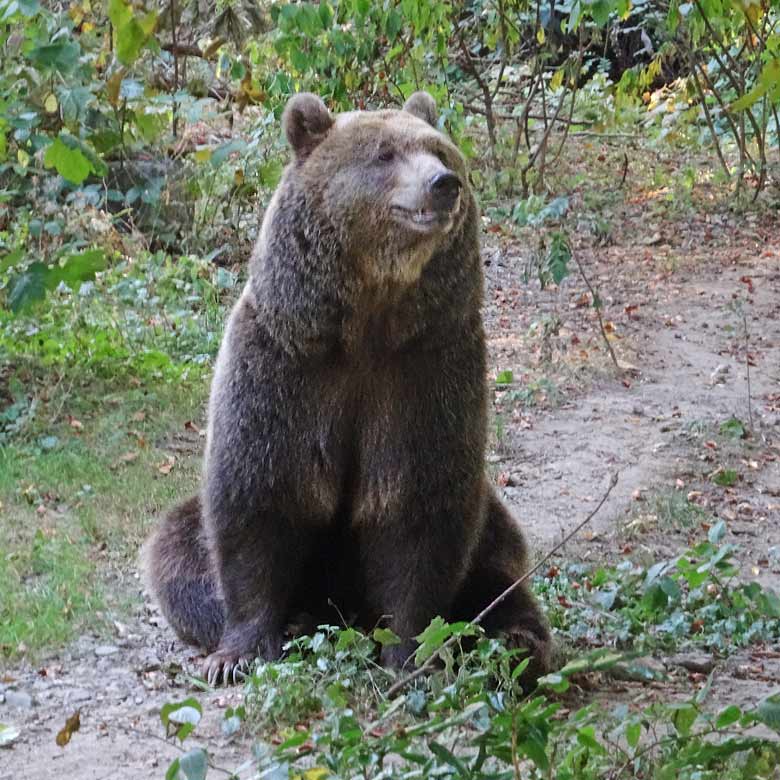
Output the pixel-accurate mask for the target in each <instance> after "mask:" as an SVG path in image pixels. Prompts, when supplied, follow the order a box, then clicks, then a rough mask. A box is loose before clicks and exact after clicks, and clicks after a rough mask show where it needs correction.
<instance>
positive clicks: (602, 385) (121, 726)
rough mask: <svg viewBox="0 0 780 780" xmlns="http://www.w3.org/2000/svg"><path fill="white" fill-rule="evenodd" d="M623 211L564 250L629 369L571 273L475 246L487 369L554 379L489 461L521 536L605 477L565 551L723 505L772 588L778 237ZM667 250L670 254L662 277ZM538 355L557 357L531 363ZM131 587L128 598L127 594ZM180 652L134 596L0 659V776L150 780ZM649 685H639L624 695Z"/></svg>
mask: <svg viewBox="0 0 780 780" xmlns="http://www.w3.org/2000/svg"><path fill="white" fill-rule="evenodd" d="M637 209H641V206H637V207H636V208H635V210H634V211H635V212H636V210H637ZM628 216H630V214H629V215H628ZM628 216H627V218H626V222H625V225H626V227H625V230H624V232H623V234H622V235H617V236H616V237H615V241H616V243H615V245H614V246H611V247H607V248H602V249H597V250H594V249H592V248H590V247H588V246H587V245H583V246H579V247H575V249H576V251H578V252H580V253H581V257H582V260H583V262H584V264H585V266H586V268H587V269H588V273H589V274H590V275H591V276H592V281H593V282H594V283H595V284H596V285H597V286H598V288H599V291H600V294H601V296H602V297H603V298H604V300H605V302H606V306H605V317H606V318H607V319H608V320H609V321H610V322H611V323H612V325H611V327H612V328H614V333H615V334H616V335H617V336H619V337H620V338H619V339H616V340H615V342H614V343H615V345H616V350H617V352H618V355H619V356H620V358H621V359H622V360H624V361H626V362H627V363H631V364H633V366H635V367H636V369H637V370H636V371H633V372H631V373H630V374H628V375H626V376H625V377H624V378H623V379H616V378H615V376H614V373H613V372H611V370H610V368H609V366H608V364H607V363H606V361H605V359H604V356H603V347H602V345H601V343H600V340H599V339H600V337H599V336H598V332H597V330H596V328H595V323H594V320H593V310H592V309H590V308H587V307H585V306H582V305H580V302H581V301H582V296H583V294H584V292H585V287H584V285H583V284H582V282H581V280H579V279H575V278H572V279H571V280H570V281H567V282H566V283H565V284H564V288H563V290H562V291H561V292H560V293H556V292H552V293H551V292H549V291H540V290H539V289H538V286H536V287H534V286H530V287H528V286H526V285H524V284H523V283H522V281H521V275H522V268H523V267H524V264H525V260H526V258H525V256H524V254H523V252H522V251H519V250H518V249H517V246H516V244H515V242H514V241H511V240H504V241H500V242H499V244H498V247H497V248H496V249H494V250H492V251H488V252H487V253H486V260H487V261H488V265H487V269H486V270H487V277H488V285H487V301H488V303H487V306H486V321H487V327H488V332H489V334H490V350H491V371H492V376H493V377H495V376H496V373H497V372H498V370H506V369H512V370H513V373H514V377H515V381H516V382H517V381H518V380H519V379H520V378H525V379H526V381H531V380H533V381H537V380H538V379H539V377H543V376H544V375H545V372H547V371H549V372H550V374H551V375H555V377H556V383H557V384H556V385H555V387H557V390H556V393H557V395H558V401H557V403H555V404H550V403H548V402H549V395H550V394H551V393H552V392H553V390H552V389H551V388H553V387H554V385H553V384H552V383H549V384H544V383H541V384H538V387H539V388H541V389H540V392H539V394H538V396H539V397H538V398H537V399H536V401H537V405H536V406H534V407H531V408H524V407H523V405H522V404H521V403H515V402H510V401H509V400H508V398H507V396H506V393H501V394H499V399H498V406H499V410H500V416H501V419H502V428H503V432H502V434H501V435H500V436H499V437H498V442H497V448H496V452H495V453H494V454H493V455H492V456H491V459H490V460H491V468H492V469H494V470H495V473H496V478H497V481H498V482H499V484H501V485H503V489H504V493H505V497H506V499H507V500H508V501H509V503H510V504H511V505H513V508H514V510H515V511H516V513H517V516H518V517H519V518H520V519H521V520H522V522H523V524H524V525H525V527H526V528H527V529H528V531H529V534H530V536H531V537H532V539H533V541H534V543H535V547H536V548H537V549H543V548H544V547H546V546H549V544H550V543H551V542H553V541H554V540H556V539H557V538H559V537H560V535H561V534H562V533H563V532H565V531H566V530H567V529H569V528H571V527H572V525H573V524H574V523H575V522H577V521H578V520H579V519H581V518H582V517H584V515H585V514H587V511H588V510H589V509H590V508H591V507H592V506H594V505H595V502H596V501H597V500H598V498H599V497H600V495H601V493H602V492H603V489H604V487H605V486H606V483H607V481H608V478H609V475H610V474H611V473H612V472H614V471H619V472H620V483H619V486H618V488H617V490H616V492H615V494H614V498H613V499H612V500H611V501H610V503H609V505H608V507H607V508H605V510H604V511H603V512H602V513H601V514H600V515H599V516H598V517H597V519H596V521H595V523H594V524H593V527H592V528H591V529H590V531H589V532H588V534H587V535H586V536H585V537H584V539H583V540H581V541H579V542H578V543H576V544H573V545H572V548H571V549H570V550H568V551H567V553H566V557H567V558H568V559H571V558H573V557H589V558H591V559H595V558H600V557H605V558H614V557H615V556H616V555H617V554H619V553H618V551H619V550H620V548H621V547H623V544H624V542H625V540H626V538H628V537H627V533H628V532H627V531H626V524H627V522H630V520H631V518H632V517H634V516H635V515H636V513H637V511H639V512H641V510H642V507H643V505H644V503H643V500H642V499H644V500H645V501H646V500H647V498H648V497H649V495H650V494H651V493H652V492H653V491H657V490H658V488H659V486H661V487H664V488H666V489H668V490H670V491H673V490H678V491H684V492H685V494H686V495H690V496H691V497H692V500H694V501H695V502H697V503H698V504H700V505H702V506H704V507H706V508H707V510H708V511H709V512H711V513H713V514H715V515H718V516H720V517H724V518H726V519H727V520H728V522H729V532H730V534H731V535H733V536H734V538H735V539H737V540H738V541H739V543H740V544H741V545H742V546H743V557H744V559H745V561H746V562H749V563H750V564H751V566H755V567H756V569H754V574H756V576H758V577H759V579H762V580H764V581H765V582H766V583H771V584H773V585H774V586H775V588H777V587H778V582H779V581H780V578H779V576H778V575H780V555H778V557H776V558H772V557H771V555H770V554H768V552H767V551H768V550H771V548H772V547H773V546H775V547H776V548H777V549H778V550H780V522H778V521H780V444H779V442H780V231H778V230H777V229H776V226H775V225H774V224H773V223H771V222H768V223H767V224H765V225H762V224H757V225H753V226H748V228H749V229H748V230H746V231H744V230H743V231H739V230H736V229H735V227H734V225H731V224H729V223H727V224H725V225H721V229H717V230H715V229H714V228H713V224H712V223H709V222H705V221H701V222H699V223H696V224H691V225H689V226H687V229H686V230H683V229H680V230H679V232H677V233H676V234H675V235H672V236H670V237H669V238H668V239H666V240H662V242H661V243H658V244H656V245H654V246H652V247H645V248H644V249H642V250H639V251H637V250H634V249H633V248H630V247H632V246H633V242H634V239H635V236H633V235H632V234H631V229H630V220H629V219H628ZM683 227H685V226H683ZM715 247H718V248H717V250H715ZM673 257H676V258H678V261H679V262H680V263H681V264H682V267H681V268H679V269H676V270H672V271H669V270H668V266H669V258H673ZM626 258H629V259H628V260H627V259H626ZM632 258H633V259H632ZM746 279H747V280H749V281H745V280H746ZM735 296H737V297H738V298H739V299H741V300H744V311H745V312H746V314H747V316H748V331H749V337H750V344H749V347H748V352H749V353H750V356H751V362H752V363H754V364H755V365H753V366H751V390H752V393H751V395H752V403H751V411H752V415H753V422H754V425H753V434H752V436H751V437H750V438H749V439H747V440H745V441H744V442H737V443H734V444H733V445H729V444H728V442H724V440H723V437H718V436H717V430H718V426H719V425H720V424H721V423H722V422H723V421H724V420H726V419H728V418H729V417H731V416H736V417H738V418H739V419H740V420H742V421H743V422H747V420H748V416H749V413H748V404H747V387H746V379H745V345H744V334H743V330H742V321H741V318H740V316H738V314H737V313H735V312H734V311H733V310H732V309H731V308H730V307H731V306H732V305H733V302H734V300H735ZM551 311H552V312H553V313H554V312H555V311H557V313H558V315H559V317H560V320H561V325H560V328H559V329H558V332H557V334H556V335H554V336H553V337H552V338H550V339H547V341H546V342H545V341H544V339H540V338H539V337H537V336H534V335H531V336H526V335H524V334H527V333H528V332H529V328H531V327H532V325H533V323H534V322H537V323H538V322H539V321H541V320H543V319H544V318H545V317H549V316H550V313H551ZM538 331H539V328H538V327H537V329H536V332H538ZM550 352H552V353H554V354H555V355H557V356H558V358H560V359H558V360H557V362H556V360H555V359H553V360H551V361H548V363H545V360H544V358H545V356H546V355H548V353H550ZM583 353H584V354H583ZM720 466H728V467H729V468H734V469H735V470H736V471H738V473H739V475H740V480H739V482H737V484H736V485H734V486H733V487H731V488H721V487H716V486H714V485H713V484H712V482H711V481H710V480H709V479H708V475H709V474H711V473H712V472H713V471H715V469H717V468H718V467H720ZM640 530H641V533H639V532H637V531H636V530H635V531H634V532H632V533H634V536H633V537H632V538H633V540H634V541H633V544H634V545H635V546H641V547H642V548H646V549H647V550H648V551H650V552H651V553H652V554H653V555H654V556H656V557H663V556H665V555H671V554H672V553H673V551H674V550H675V549H679V548H680V546H681V545H682V544H684V543H685V538H684V537H685V534H686V533H687V531H686V530H685V529H677V528H664V527H654V526H653V525H652V523H651V524H650V526H649V527H647V528H641V529H640ZM637 533H639V535H638V536H637V535H636V534H637ZM681 534H682V536H683V538H682V539H681V538H680V535H681ZM132 582H134V583H136V584H135V585H134V586H131V585H125V586H124V588H125V591H126V592H129V591H132V592H134V593H135V594H136V595H137V594H140V589H139V586H138V585H137V580H132ZM136 603H138V602H136ZM193 660H194V659H193V658H192V655H191V651H189V650H187V649H186V648H184V647H183V646H182V645H180V644H179V643H178V642H177V641H176V640H175V639H174V638H173V635H172V633H171V631H170V630H169V629H168V628H167V627H165V626H164V624H163V623H162V621H161V619H160V618H159V617H158V616H157V615H156V613H155V612H154V611H153V609H152V608H151V607H150V606H149V605H148V604H146V605H144V606H139V607H137V610H136V612H135V613H134V614H133V615H131V616H130V617H129V618H126V619H123V624H116V631H115V635H114V637H112V638H110V639H106V638H105V637H102V638H97V637H88V636H85V637H82V638H81V640H80V641H79V642H77V643H75V644H74V645H73V646H72V647H70V648H68V649H67V651H65V652H62V653H59V654H56V655H54V656H53V657H51V658H50V659H48V660H47V661H46V662H45V663H44V664H43V665H42V666H40V667H36V668H31V667H29V666H21V667H19V668H14V669H9V670H7V671H6V672H5V674H4V675H3V676H2V677H0V722H3V723H6V724H9V723H10V724H13V725H14V726H16V727H18V728H19V729H20V732H21V734H20V737H19V738H18V739H17V740H16V741H15V742H14V744H13V745H12V747H10V748H8V749H4V750H2V749H0V780H18V779H19V778H31V780H32V779H34V780H45V779H46V778H58V779H59V778H74V780H76V779H77V780H100V779H102V778H112V780H131V779H132V780H146V778H149V780H152V778H155V779H158V778H162V777H163V776H164V775H165V771H166V769H167V766H168V763H169V761H170V760H172V759H173V758H174V757H175V755H176V753H177V751H176V750H175V749H174V748H173V747H172V746H170V745H169V744H167V743H165V742H164V741H163V740H162V737H163V736H164V734H163V729H162V726H161V723H160V719H159V712H160V707H161V706H162V705H163V704H165V703H166V702H169V701H174V700H181V699H183V698H185V697H186V696H188V695H190V692H191V690H192V689H188V688H187V686H186V684H185V683H183V682H182V677H181V674H180V671H181V667H180V666H179V664H181V663H184V665H185V666H190V664H191V662H192V661H193ZM779 667H780V663H778V661H777V659H772V658H757V657H755V656H751V654H749V653H748V654H742V655H741V656H739V657H737V658H735V659H733V660H732V661H730V662H729V663H728V664H726V665H725V666H724V671H723V674H722V675H721V686H722V690H723V691H724V692H726V693H728V692H730V694H729V695H731V696H732V697H736V693H737V692H739V693H740V695H744V696H745V697H754V695H755V694H756V692H760V691H762V690H768V688H769V685H770V682H771V680H772V679H773V678H774V679H775V680H776V679H777V677H776V675H777V674H778V673H780V668H779ZM745 669H747V671H745ZM773 676H774V677H773ZM624 687H625V686H624ZM645 695H652V690H650V691H649V692H648V690H647V689H643V688H641V687H640V688H638V689H637V691H635V693H634V696H638V697H641V696H645ZM198 697H199V699H200V700H201V701H202V702H203V705H204V713H205V717H204V721H203V722H202V724H201V725H200V726H199V727H198V730H197V732H196V733H197V735H198V737H197V738H190V740H188V743H187V744H188V747H194V746H196V745H198V744H203V745H206V744H208V745H209V747H210V749H211V750H212V751H213V758H214V760H215V762H216V763H217V764H220V765H222V766H225V767H229V768H232V767H235V766H236V765H237V764H238V763H240V760H241V758H242V757H246V755H247V754H248V750H249V748H248V744H247V743H246V742H245V741H243V740H241V739H238V740H236V739H232V740H231V739H227V738H224V737H222V736H221V734H220V719H221V716H222V712H223V710H224V708H225V707H227V706H231V705H233V704H236V703H238V702H239V692H238V691H236V690H229V691H216V692H210V693H206V694H198ZM736 698H738V697H736ZM730 700H736V699H735V698H732V699H730ZM76 710H80V713H81V728H80V730H79V731H78V732H76V733H74V734H73V736H72V739H71V742H70V744H69V745H67V746H66V747H64V748H61V747H59V746H57V744H56V742H55V738H56V735H57V732H58V731H59V730H60V729H61V728H62V727H63V725H64V723H65V720H66V718H67V717H69V716H70V715H72V714H73V713H74V712H75V711H76Z"/></svg>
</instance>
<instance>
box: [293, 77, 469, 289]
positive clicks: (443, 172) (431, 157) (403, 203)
mask: <svg viewBox="0 0 780 780" xmlns="http://www.w3.org/2000/svg"><path fill="white" fill-rule="evenodd" d="M436 119H437V110H436V105H435V103H434V101H433V98H432V97H431V96H430V95H428V94H427V93H425V92H416V93H415V94H413V95H412V96H411V97H410V98H409V99H408V100H407V101H406V104H405V105H404V107H403V110H400V111H398V110H383V111H352V112H348V113H342V114H338V115H335V116H334V115H331V114H330V112H329V111H328V109H327V107H326V106H325V104H324V103H323V102H322V100H320V98H318V97H316V96H315V95H312V94H308V93H302V94H299V95H296V96H295V97H293V98H292V99H291V100H290V101H289V103H288V104H287V107H286V108H285V111H284V115H283V119H282V123H283V126H284V132H285V135H286V137H287V140H288V142H289V144H290V146H291V147H292V150H293V153H294V156H295V157H294V161H293V163H292V165H291V166H290V168H289V170H288V174H287V177H286V178H287V179H288V181H289V180H291V181H293V182H294V184H295V186H296V188H297V187H302V188H303V191H304V192H305V193H306V200H307V203H308V205H309V208H312V209H315V210H318V211H320V213H321V216H324V217H325V219H326V220H327V222H328V224H329V225H330V226H332V227H333V228H334V229H335V231H336V235H338V239H339V244H340V245H341V249H342V251H343V252H345V253H346V254H347V255H349V256H350V257H351V258H354V259H355V260H356V261H357V265H358V266H359V268H360V269H361V271H362V272H363V273H364V274H365V276H366V277H367V278H368V279H369V280H372V281H374V282H377V283H383V282H384V283H387V282H390V283H392V282H397V283H403V284H409V283H414V282H415V281H416V280H417V279H418V278H419V276H420V274H421V273H422V270H423V268H424V267H425V265H426V264H427V263H428V262H429V261H430V259H431V258H432V257H433V256H434V254H436V252H438V251H440V250H442V249H444V248H446V247H447V246H448V245H449V244H450V243H451V242H452V241H453V240H455V239H456V238H457V236H458V234H459V232H460V231H462V230H463V229H464V223H465V222H466V221H467V218H468V216H469V214H470V213H471V215H472V217H473V214H474V213H475V212H474V209H473V198H472V195H471V191H470V189H469V187H468V182H467V178H466V166H465V162H464V159H463V157H462V155H461V154H460V152H459V151H458V149H457V147H456V146H455V145H454V144H453V143H452V142H451V141H450V140H449V139H448V138H447V137H446V136H445V135H444V134H442V133H440V132H439V131H438V130H437V129H436ZM299 191H300V190H299ZM472 221H473V219H472ZM474 229H476V228H475V226H474Z"/></svg>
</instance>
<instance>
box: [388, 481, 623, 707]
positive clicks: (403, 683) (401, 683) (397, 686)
mask: <svg viewBox="0 0 780 780" xmlns="http://www.w3.org/2000/svg"><path fill="white" fill-rule="evenodd" d="M617 483H618V473H617V472H615V473H614V474H613V475H612V478H611V479H610V481H609V487H608V488H607V490H606V492H605V493H604V495H603V496H602V497H601V500H600V501H599V503H598V504H597V505H596V508H595V509H594V510H593V511H592V512H591V513H590V514H589V515H588V516H587V517H586V518H585V519H584V520H583V521H582V522H581V523H579V524H578V525H576V526H575V527H574V528H573V529H572V530H571V531H569V533H568V534H566V536H564V537H563V539H561V541H560V542H558V544H556V545H555V546H554V547H553V548H552V549H551V550H550V551H549V552H548V553H547V554H546V555H545V556H544V557H543V558H542V559H541V560H540V561H539V562H538V563H536V564H535V565H534V566H532V567H531V568H530V569H529V570H528V571H527V572H526V573H525V574H523V576H522V577H520V578H519V579H517V580H515V581H514V582H513V583H512V584H511V585H510V586H509V587H508V588H507V589H506V590H505V591H504V592H503V593H501V594H499V595H498V596H497V597H496V598H495V599H493V601H491V602H490V604H488V605H487V606H486V607H485V608H484V609H483V610H482V611H481V612H480V613H479V614H478V615H477V616H476V617H475V618H474V619H473V620H472V621H471V622H472V624H474V625H479V624H480V623H481V622H482V621H483V620H484V619H485V618H486V617H487V615H489V614H490V613H491V612H492V611H493V610H494V609H495V608H496V607H497V606H498V605H499V604H500V603H501V602H502V601H503V600H504V599H505V598H506V597H507V596H509V595H510V594H511V593H512V592H513V591H515V590H516V589H517V588H519V587H520V586H521V585H522V584H523V583H524V582H525V581H526V580H528V579H529V578H530V577H532V576H533V575H534V574H535V573H536V572H537V571H539V569H541V568H542V566H544V564H545V563H547V561H549V560H550V558H552V557H553V555H555V553H557V552H558V550H560V549H561V547H563V546H564V545H565V544H567V543H568V542H569V541H570V540H571V539H572V538H573V537H574V536H576V535H577V534H578V533H579V532H580V531H581V530H582V529H583V528H584V527H585V526H586V525H587V524H588V523H589V522H590V521H591V520H592V519H593V518H594V517H595V516H596V515H597V514H598V512H599V511H600V510H601V507H603V506H604V504H605V503H606V501H607V499H608V498H609V494H610V493H611V492H612V490H613V488H614V487H615V485H617ZM459 638H460V637H459V636H451V637H450V638H449V639H448V640H447V641H446V642H444V643H443V644H442V645H441V647H439V649H438V650H436V651H435V652H434V653H433V654H432V655H431V656H430V658H428V660H427V661H426V662H425V663H424V664H423V665H422V666H419V667H418V668H417V669H415V670H414V671H413V672H411V673H410V674H407V675H406V677H402V678H401V679H400V680H398V682H396V683H393V685H391V686H390V688H389V689H388V691H387V698H388V699H392V698H394V697H395V696H397V695H398V694H399V693H400V692H401V691H402V690H403V689H404V688H406V687H407V686H408V685H409V683H411V682H414V681H415V680H416V679H417V678H418V677H422V675H423V674H425V673H426V672H427V671H428V670H429V669H431V668H432V667H433V665H434V663H435V662H436V660H437V659H438V658H439V656H440V655H441V654H442V652H443V651H444V650H447V649H449V648H450V647H452V646H453V645H454V644H455V642H457V641H458V639H459Z"/></svg>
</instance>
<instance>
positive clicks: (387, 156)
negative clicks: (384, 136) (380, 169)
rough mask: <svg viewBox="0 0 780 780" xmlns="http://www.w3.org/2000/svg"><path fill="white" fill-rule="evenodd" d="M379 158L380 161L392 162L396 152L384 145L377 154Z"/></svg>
mask: <svg viewBox="0 0 780 780" xmlns="http://www.w3.org/2000/svg"><path fill="white" fill-rule="evenodd" d="M376 158H377V160H379V162H383V163H388V162H392V161H393V159H394V158H395V152H394V151H393V150H392V149H390V148H389V147H383V148H381V149H380V150H379V153H378V154H377V156H376Z"/></svg>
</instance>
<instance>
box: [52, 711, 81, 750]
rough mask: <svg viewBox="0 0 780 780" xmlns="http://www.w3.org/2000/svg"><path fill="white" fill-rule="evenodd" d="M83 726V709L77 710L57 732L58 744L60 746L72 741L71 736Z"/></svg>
mask: <svg viewBox="0 0 780 780" xmlns="http://www.w3.org/2000/svg"><path fill="white" fill-rule="evenodd" d="M80 728H81V710H76V711H75V712H74V713H73V715H71V716H70V717H69V718H68V719H67V720H66V721H65V725H64V726H63V727H62V728H61V729H60V731H59V733H58V734H57V744H58V745H59V746H60V747H65V745H67V744H68V742H70V738H71V737H72V736H73V734H74V733H75V732H76V731H78V730H79V729H80Z"/></svg>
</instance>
